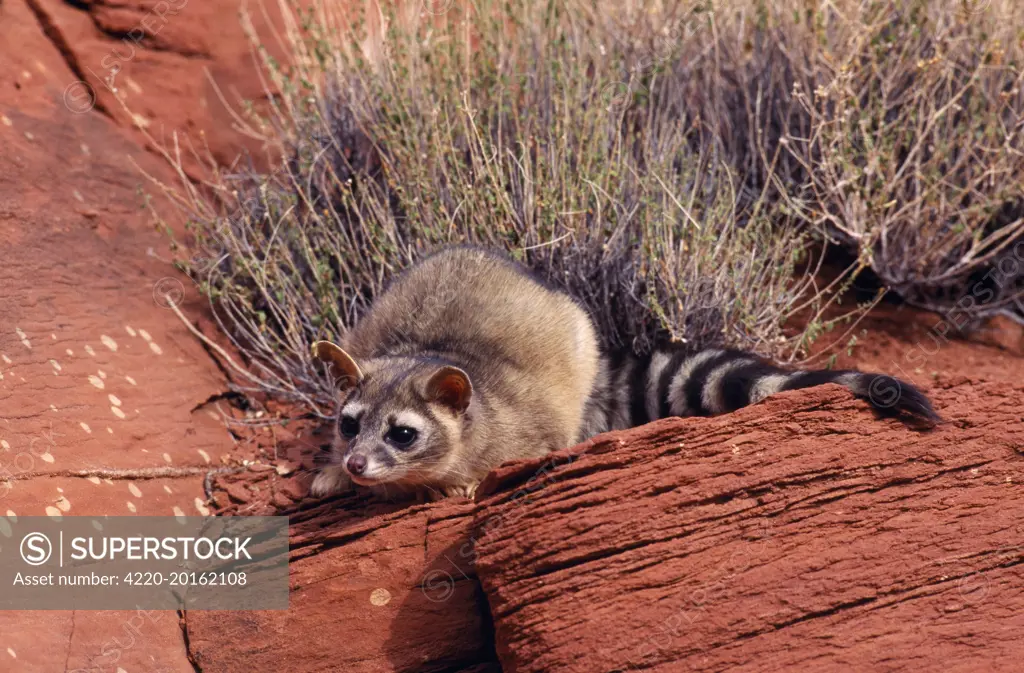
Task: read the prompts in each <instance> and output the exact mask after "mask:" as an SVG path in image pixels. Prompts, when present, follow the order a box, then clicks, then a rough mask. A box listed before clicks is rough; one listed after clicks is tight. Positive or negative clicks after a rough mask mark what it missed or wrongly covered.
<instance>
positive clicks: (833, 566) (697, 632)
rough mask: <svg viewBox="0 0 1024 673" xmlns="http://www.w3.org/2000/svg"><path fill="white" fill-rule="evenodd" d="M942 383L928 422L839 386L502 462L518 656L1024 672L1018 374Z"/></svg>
mask: <svg viewBox="0 0 1024 673" xmlns="http://www.w3.org/2000/svg"><path fill="white" fill-rule="evenodd" d="M935 398H936V401H937V406H938V408H939V409H940V411H941V413H943V414H944V415H945V417H946V418H947V419H948V423H947V424H945V425H944V426H943V427H941V428H939V429H937V430H935V431H931V432H923V433H917V432H911V431H908V430H906V429H905V428H903V427H901V426H900V425H899V424H898V423H897V422H896V421H892V420H877V419H874V418H872V415H871V413H870V411H869V410H868V408H867V405H865V404H862V403H860V402H858V401H855V400H854V399H852V398H851V397H850V396H849V395H848V394H847V393H845V391H842V390H841V389H838V388H836V387H833V386H829V387H828V389H825V390H822V389H819V390H813V391H802V392H800V393H795V394H786V395H781V396H779V397H778V398H773V399H770V400H768V401H766V403H763V404H760V405H757V406H755V407H752V408H748V409H744V410H741V411H739V412H737V413H735V414H732V415H729V416H725V417H719V418H715V419H687V420H678V419H676V420H667V421H661V422H658V423H655V424H652V425H649V426H647V427H644V428H639V429H636V430H633V431H630V432H627V433H620V434H614V435H606V436H601V437H598V438H595V439H594V440H592V441H591V442H590V443H588V444H585V445H582V446H580V447H577V448H576V449H574V450H570V451H569V452H563V453H562V454H556V455H554V456H552V457H551V458H549V459H548V460H538V461H532V462H530V463H524V464H518V465H515V466H511V467H506V468H504V469H502V470H499V471H498V473H496V474H495V475H493V478H492V480H491V482H490V484H487V488H489V489H495V488H501V489H503V490H501V491H500V492H498V493H496V494H495V495H493V496H492V497H490V498H488V499H486V500H485V501H484V502H483V503H482V504H481V506H480V507H479V510H478V511H477V513H476V522H477V523H476V528H477V531H478V532H477V534H476V535H477V539H476V542H477V544H476V549H477V554H478V557H477V562H476V568H477V572H478V574H479V576H480V578H481V581H482V584H483V587H484V591H485V593H486V594H487V596H488V600H489V604H490V606H491V609H492V611H493V616H494V620H495V632H496V641H497V651H498V654H499V656H500V658H501V662H502V664H503V666H504V669H505V670H506V671H510V672H511V671H516V672H520V673H522V672H533V671H537V672H539V671H587V672H590V671H618V670H644V671H665V672H666V673H667V672H668V671H680V670H700V671H718V670H726V669H728V670H734V669H742V670H747V671H779V670H796V669H800V670H808V669H809V670H821V671H833V670H872V671H880V670H886V671H905V670H947V671H949V670H954V671H968V670H1002V671H1010V670H1020V661H1021V660H1022V657H1024V639H1021V638H1020V633H1021V630H1022V629H1024V582H1022V581H1021V575H1020V572H1021V567H1022V564H1024V526H1022V524H1021V520H1020V512H1021V511H1024V491H1022V490H1021V488H1020V484H1019V483H1016V482H1019V481H1020V478H1021V476H1020V475H1021V468H1022V467H1024V455H1022V453H1024V389H1022V388H1021V387H1019V386H1013V385H1010V384H977V385H973V386H972V385H964V386H959V387H955V388H950V389H946V390H939V391H936V394H935ZM552 465H555V467H553V468H552V467H551V466H552ZM538 472H539V473H540V476H536V475H538Z"/></svg>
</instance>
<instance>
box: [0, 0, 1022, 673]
mask: <svg viewBox="0 0 1024 673" xmlns="http://www.w3.org/2000/svg"><path fill="white" fill-rule="evenodd" d="M171 9H173V10H175V11H176V13H172V12H171V11H170V10H171ZM237 11H238V4H237V0H205V1H204V2H199V1H198V0H191V2H185V1H184V0H179V1H175V0H168V1H167V2H158V1H156V0H143V1H141V2H136V3H117V2H98V1H97V2H92V1H91V0H90V1H88V2H75V3H71V2H59V1H58V0H0V65H2V66H3V67H2V68H0V316H2V317H3V320H2V324H0V469H2V471H0V478H2V479H3V481H0V516H8V517H12V516H19V515H20V516H27V515H51V516H64V515H68V516H72V515H82V514H126V515H127V514H140V515H146V514H166V515H169V514H172V513H179V512H183V513H187V514H196V513H206V512H208V511H213V512H222V513H232V514H261V513H288V514H290V515H291V516H292V521H293V532H292V547H293V551H292V562H293V565H292V589H293V593H292V599H291V600H292V608H291V609H290V610H289V611H288V612H280V613H203V612H191V613H188V614H182V615H179V614H176V613H159V616H158V617H155V618H151V619H148V620H146V621H144V622H139V620H138V617H137V615H135V613H134V612H88V611H86V612H82V611H79V612H70V611H67V612H59V611H58V612H42V611H40V612H17V613H15V612H6V613H0V670H5V671H6V670H10V671H19V672H20V671H26V672H35V671H41V672H50V671H76V670H89V671H111V673H116V672H118V671H124V672H126V673H136V672H140V671H168V672H170V671H174V672H181V673H190V672H194V671H197V670H202V671H205V672H207V673H211V672H217V671H246V672H251V671H278V670H281V671H284V670H288V671H326V670H344V671H452V672H454V671H498V670H502V669H501V667H502V666H503V667H504V670H506V671H515V670H522V671H541V670H546V671H577V670H578V671H613V670H631V669H633V668H649V669H651V670H657V671H673V670H688V669H691V668H692V669H695V670H722V669H723V668H726V667H733V666H735V667H739V668H741V669H742V670H765V671H767V670H781V669H783V668H788V667H795V666H797V665H799V666H801V667H809V668H811V669H812V670H848V669H849V668H850V667H857V668H862V669H870V670H875V669H880V670H936V669H937V668H943V669H944V670H945V669H949V670H963V671H967V670H1019V666H1018V665H1017V663H1018V662H1019V661H1020V660H1021V658H1022V657H1024V641H1022V640H1021V639H1020V638H1018V637H1017V634H1019V633H1020V632H1021V630H1022V629H1024V622H1022V617H1021V615H1024V588H1022V587H1024V582H1022V581H1021V578H1020V569H1021V561H1022V558H1024V556H1022V554H1024V552H1022V546H1021V545H1022V544H1024V530H1022V529H1021V527H1020V523H1019V517H1018V516H1016V514H1017V513H1018V512H1020V511H1021V506H1022V505H1024V501H1022V499H1021V495H1020V489H1019V486H1018V485H1017V482H1019V481H1020V479H1022V478H1024V477H1022V476H1021V466H1022V458H1021V455H1022V451H1024V436H1022V425H1024V418H1022V410H1024V389H1022V387H1021V386H1022V384H1021V381H1022V380H1024V358H1022V355H1024V336H1022V332H1021V330H1020V328H1019V327H1017V326H1015V325H1012V324H1009V323H998V324H995V325H992V326H987V327H986V328H985V329H983V330H982V331H981V332H979V333H978V334H976V335H974V337H972V340H970V341H967V340H948V341H947V340H944V339H941V338H940V339H939V340H938V341H936V338H937V337H936V336H935V335H936V333H942V332H944V331H945V330H943V329H942V327H937V326H938V325H939V324H940V323H941V319H940V318H939V317H937V316H934V315H932V314H927V313H923V312H919V311H913V310H910V309H907V308H901V307H895V306H885V307H882V308H880V309H879V310H877V311H876V312H875V313H874V314H873V315H872V316H871V317H869V318H868V319H867V320H866V321H865V322H864V323H863V324H862V327H864V328H865V329H866V334H865V335H864V336H862V337H861V340H860V345H859V346H858V347H857V349H856V350H855V352H854V354H853V355H852V356H845V355H844V356H843V357H842V358H841V359H840V364H841V365H855V366H858V367H860V368H863V369H869V370H879V371H885V372H887V373H892V374H897V375H902V376H904V377H906V378H909V379H911V380H913V381H914V382H916V383H918V384H920V385H921V386H922V387H923V388H925V389H927V390H929V391H930V392H931V393H932V394H933V395H934V396H935V399H936V401H937V403H938V406H939V408H940V411H941V412H942V413H943V414H944V415H945V416H946V418H947V419H949V423H948V424H946V425H944V426H943V427H941V428H939V429H937V430H936V431H933V432H931V433H918V432H912V431H909V430H907V429H905V428H903V427H901V426H899V425H898V424H895V423H894V422H892V421H881V420H876V419H874V418H873V417H871V415H870V413H869V412H868V410H867V409H866V407H865V406H864V405H862V404H861V403H859V402H856V401H854V400H852V399H851V398H849V396H848V395H846V394H845V393H844V392H842V391H840V390H838V389H830V388H827V389H822V390H818V391H803V392H799V393H794V394H788V395H784V396H781V397H780V398H779V399H778V400H772V401H769V402H768V403H766V404H764V405H761V406H759V407H756V408H754V409H747V410H743V411H742V412H740V413H738V414H736V415H735V416H734V417H729V418H726V419H713V420H699V419H698V420H687V421H668V422H662V423H659V424H655V425H652V426H649V427H648V428H643V429H639V430H636V431H632V432H630V433H623V434H622V435H613V436H610V437H606V438H601V439H599V440H595V441H594V442H592V443H591V444H589V445H586V446H585V447H577V448H575V449H572V450H569V451H568V452H567V453H566V454H565V455H564V456H563V457H562V459H560V460H555V461H554V462H552V461H548V462H544V461H539V462H534V463H530V464H524V465H520V466H515V467H511V468H508V469H505V470H503V471H502V472H501V473H500V474H499V475H496V477H495V478H494V480H493V482H492V484H491V486H490V488H491V489H492V491H493V494H492V495H490V496H489V497H486V498H483V499H482V500H481V502H479V503H476V504H474V503H469V502H466V501H452V502H444V503H439V504H433V505H414V506H407V505H393V504H382V503H375V502H370V501H368V500H366V499H365V498H363V497H361V496H360V497H357V496H351V497H346V498H341V499H337V500H334V501H332V502H329V503H326V504H321V503H314V502H311V501H309V500H305V499H303V494H304V491H305V485H306V481H307V479H308V476H307V470H308V468H310V467H311V466H312V456H313V455H314V453H315V452H316V451H318V450H319V449H320V447H321V445H322V444H324V443H325V441H326V439H325V437H324V436H322V435H319V434H317V429H316V428H313V427H310V426H303V425H294V424H293V425H291V426H289V429H288V430H287V431H285V430H281V429H274V430H269V429H268V430H263V431H260V432H255V431H247V432H242V433H238V432H236V433H235V434H234V435H233V434H232V433H229V432H228V430H227V429H226V427H225V424H224V423H223V420H222V414H231V415H233V416H236V417H238V416H240V415H241V412H239V411H238V410H237V409H234V408H233V407H232V406H231V405H230V404H229V400H227V399H225V398H224V393H225V392H226V390H227V386H226V380H225V374H224V373H223V370H222V369H221V367H220V366H219V365H218V363H217V362H216V361H215V360H214V359H213V358H212V357H211V356H210V354H209V353H208V351H207V350H206V349H204V347H203V346H202V345H201V344H200V343H199V342H198V341H197V340H196V339H195V338H194V337H193V336H192V335H191V334H190V332H189V331H188V330H187V329H186V327H185V326H184V325H183V324H182V323H181V322H180V321H179V320H178V318H177V317H176V316H175V314H174V313H173V312H172V311H171V310H169V309H168V308H166V307H165V306H164V305H163V303H162V302H161V301H159V297H160V291H161V290H167V289H173V288H178V287H180V288H181V290H182V291H183V292H184V295H185V297H186V300H187V302H186V306H185V309H186V313H187V314H188V316H189V317H190V319H192V320H194V321H196V322H197V323H198V324H199V325H200V327H201V328H203V329H204V330H207V331H208V332H209V333H211V334H212V331H210V330H209V325H208V322H207V320H206V317H205V316H206V314H205V312H204V310H203V307H202V304H201V302H200V301H199V300H198V299H197V298H196V297H195V295H194V293H193V292H192V290H191V288H190V287H189V284H188V282H187V280H186V279H185V278H183V277H182V276H180V275H178V274H177V272H176V271H175V270H174V269H173V267H172V266H171V265H170V264H169V262H168V259H167V258H168V257H169V253H168V252H167V240H166V237H165V236H164V235H163V234H162V233H160V232H158V231H156V228H155V226H154V225H155V224H156V223H155V221H154V219H153V216H152V215H151V213H150V211H148V210H147V209H145V208H143V205H144V202H143V199H142V197H141V196H140V191H139V190H140V188H142V187H144V186H145V185H144V179H143V177H142V175H141V173H140V170H139V169H140V168H141V169H142V170H144V171H146V172H147V173H149V174H151V175H154V176H157V177H158V178H159V179H161V180H164V181H167V182H173V181H174V180H175V176H174V174H173V173H172V172H171V171H170V170H169V169H168V167H167V165H166V164H165V163H164V162H163V160H162V159H160V158H159V157H158V156H157V154H156V153H155V152H154V151H153V149H152V147H151V145H150V144H149V140H147V138H146V136H144V135H143V134H142V133H140V131H139V129H138V127H140V126H141V127H144V128H145V129H146V130H147V131H148V132H149V134H150V135H151V137H154V138H156V139H158V140H160V141H167V140H169V139H171V138H172V137H173V134H174V133H179V134H180V133H184V134H188V136H189V137H190V138H192V139H193V140H196V141H197V142H198V141H199V139H202V138H205V142H206V143H207V144H208V145H209V146H210V148H211V150H212V152H213V154H214V156H216V158H217V159H218V160H219V161H221V162H225V163H227V162H230V161H231V160H232V159H233V157H234V156H236V154H237V152H238V150H239V149H240V148H242V147H245V146H246V143H247V142H249V141H247V140H246V139H245V138H244V137H242V136H241V135H240V134H238V133H236V132H234V131H233V130H232V129H231V124H230V120H231V117H230V115H229V114H228V112H227V111H226V110H225V109H224V108H223V106H222V105H221V104H220V103H219V102H218V97H217V94H216V89H215V87H214V85H213V84H212V83H211V81H212V82H217V83H219V84H220V86H221V88H222V89H223V90H224V91H225V92H227V93H226V95H228V96H229V97H231V98H232V99H235V98H237V97H239V96H242V97H247V98H258V97H259V91H260V90H259V87H258V82H257V79H256V77H255V74H254V72H255V71H254V69H253V67H252V64H251V60H250V55H249V49H248V46H247V44H246V42H245V40H244V38H243V35H242V32H241V30H240V28H239V27H238V19H237ZM139 25H146V26H147V27H148V35H147V37H146V38H145V39H143V40H142V42H141V44H140V45H130V44H126V43H125V42H124V40H123V39H122V37H121V36H123V35H124V34H126V33H128V32H129V31H131V30H133V28H135V27H136V26H139ZM114 66H117V67H118V68H119V69H118V70H117V72H116V74H115V75H114V76H113V80H112V81H113V85H114V88H116V89H117V91H116V92H115V91H112V90H111V89H110V88H108V85H109V84H110V82H111V80H110V79H109V76H110V73H111V72H112V70H113V67H114ZM83 79H84V80H85V82H86V83H87V84H88V85H89V89H86V88H84V87H83V85H81V84H75V83H76V82H78V81H79V80H83ZM90 91H91V92H93V93H94V94H95V105H91V102H92V101H93V98H92V97H91V95H92V94H90ZM120 101H123V102H125V103H126V104H127V105H129V106H130V109H131V110H132V113H131V114H129V113H128V112H126V111H125V110H124V109H123V108H122V106H121V102H120ZM250 147H251V145H250ZM187 168H188V170H189V171H190V172H193V173H194V172H197V171H198V170H200V168H199V166H198V165H197V164H195V163H194V162H189V163H188V165H187ZM157 207H158V208H159V209H160V210H161V212H170V211H169V209H168V208H166V204H160V203H157ZM268 411H269V413H271V414H273V413H274V409H273V408H271V409H269V410H268ZM567 457H572V460H569V459H568V458H567ZM538 470H542V474H544V475H547V474H551V475H554V477H552V478H548V477H542V478H541V479H540V480H539V482H538V481H537V480H536V479H534V481H533V482H529V481H528V480H529V478H530V475H534V474H536V473H537V471H538ZM204 481H208V482H209V483H208V485H209V486H210V487H211V488H210V489H209V491H207V489H206V488H205V487H204ZM524 483H533V484H534V485H533V486H530V487H529V488H524V487H523V484H524ZM523 494H527V495H523ZM494 521H499V522H500V523H501V525H494V523H493V522H494ZM765 522H768V523H767V524H766V523H765ZM5 544H6V543H5V542H4V540H3V539H0V547H2V546H3V545H5ZM737 555H739V556H740V557H741V558H746V559H748V561H744V562H743V563H741V564H739V565H736V564H735V563H733V561H732V560H730V559H734V557H736V556H737ZM712 590H713V591H712ZM701 592H703V593H701ZM709 592H711V593H713V596H712V597H710V598H709V597H708V596H707V594H709ZM695 596H701V597H703V598H699V599H698V598H695ZM114 639H117V643H118V647H117V649H116V657H115V656H113V655H111V654H110V652H111V649H110V647H109V645H110V643H111V642H113V641H114Z"/></svg>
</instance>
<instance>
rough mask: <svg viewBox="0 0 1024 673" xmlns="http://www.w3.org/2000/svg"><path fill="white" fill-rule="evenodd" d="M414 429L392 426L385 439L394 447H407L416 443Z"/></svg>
mask: <svg viewBox="0 0 1024 673" xmlns="http://www.w3.org/2000/svg"><path fill="white" fill-rule="evenodd" d="M416 435H417V432H416V429H415V428H410V427H406V426H404V425H392V426H391V429H390V430H388V434H387V435H386V438H387V440H388V441H389V442H391V443H392V444H394V445H396V446H409V445H410V444H412V443H413V442H414V441H416Z"/></svg>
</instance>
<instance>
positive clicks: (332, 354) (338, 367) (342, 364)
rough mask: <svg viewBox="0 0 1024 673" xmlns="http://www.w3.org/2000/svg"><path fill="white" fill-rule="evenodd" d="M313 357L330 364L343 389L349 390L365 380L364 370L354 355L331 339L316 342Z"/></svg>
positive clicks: (332, 374)
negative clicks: (360, 367) (361, 369)
mask: <svg viewBox="0 0 1024 673" xmlns="http://www.w3.org/2000/svg"><path fill="white" fill-rule="evenodd" d="M313 357H315V358H316V359H317V360H320V362H324V363H326V364H328V365H329V368H328V371H329V372H330V374H331V376H333V377H334V379H335V380H336V381H337V384H338V387H339V388H340V389H341V390H347V389H349V388H351V387H352V386H354V385H356V384H357V383H359V382H360V381H362V380H363V372H362V371H360V370H359V365H357V364H356V361H355V360H353V359H352V356H351V355H349V354H348V353H346V352H345V351H343V350H341V347H339V346H337V345H335V344H332V343H331V342H330V341H317V342H316V343H314V344H313Z"/></svg>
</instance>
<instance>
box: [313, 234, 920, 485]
mask: <svg viewBox="0 0 1024 673" xmlns="http://www.w3.org/2000/svg"><path fill="white" fill-rule="evenodd" d="M313 353H314V355H315V357H316V358H317V359H319V360H320V361H322V362H324V363H325V364H326V365H327V367H328V371H329V373H330V375H331V376H332V378H333V379H334V381H335V382H336V384H337V388H338V406H337V409H338V413H337V428H336V432H335V438H334V441H333V444H332V447H331V451H330V453H329V461H330V462H329V464H328V465H326V466H324V467H323V468H322V469H321V470H320V472H319V473H318V474H317V476H316V477H315V479H314V481H313V484H312V488H311V490H312V493H313V495H315V496H324V495H328V494H330V493H334V492H337V491H339V490H343V489H345V488H347V487H348V486H349V485H350V483H351V482H355V483H356V484H361V485H365V486H373V487H385V488H383V489H379V490H385V492H387V490H388V489H394V488H397V489H398V490H399V491H426V492H428V493H430V494H432V495H434V496H435V497H441V496H455V495H463V496H467V497H472V496H473V494H474V492H475V490H476V487H477V485H478V484H479V483H480V481H481V480H482V479H483V478H484V476H485V475H486V474H487V473H488V472H489V471H491V470H492V469H494V468H495V467H497V466H498V465H500V464H502V463H504V462H506V461H509V460H513V459H519V458H530V457H536V456H541V455H544V454H547V453H549V452H551V451H554V450H556V449H560V448H563V447H567V446H571V445H573V444H575V443H577V442H580V441H582V440H584V439H586V438H588V437H591V436H593V435H596V434H598V433H601V432H605V431H608V430H617V429H624V428H629V427H633V426H637V425H640V424H643V423H646V422H648V421H651V420H654V419H658V418H664V417H668V416H710V415H715V414H722V413H727V412H730V411H733V410H735V409H738V408H740V407H743V406H746V405H749V404H755V403H757V402H759V401H761V400H763V399H764V398H765V397H768V396H769V395H772V394H774V393H777V392H780V391H784V390H794V389H797V388H807V387H811V386H817V385H822V384H824V383H838V384H840V385H842V386H845V387H846V388H848V389H849V390H850V391H851V392H852V393H853V394H854V395H856V396H857V397H861V398H864V399H866V400H868V402H870V403H871V404H872V406H874V407H875V408H876V409H878V410H879V411H884V412H898V413H906V414H909V415H911V416H913V417H917V418H919V419H922V420H924V421H928V422H932V423H934V422H936V421H937V420H939V417H938V415H937V414H936V413H935V411H934V410H933V409H932V405H931V403H930V402H929V401H928V398H927V397H925V395H924V394H922V393H921V392H920V391H919V390H917V389H916V388H914V387H913V386H912V385H910V384H908V383H906V382H903V381H900V380H898V379H894V378H892V377H888V376H884V375H878V374H867V373H862V372H857V371H830V370H822V371H787V370H784V369H781V368H779V367H777V366H775V365H773V364H771V363H769V362H767V361H765V360H763V359H761V358H759V357H758V356H756V355H752V354H750V353H745V352H742V351H735V350H725V349H705V350H700V351H697V352H692V351H687V350H685V349H683V348H681V347H676V346H673V347H670V348H663V349H657V350H655V351H654V352H653V353H651V354H649V355H647V356H645V357H636V356H634V355H632V354H627V355H619V356H618V357H610V356H608V355H606V354H603V353H602V352H601V349H600V346H599V339H598V335H597V333H596V330H595V328H594V325H593V323H592V322H591V320H590V318H589V316H588V315H587V313H586V312H585V311H584V309H583V308H581V307H580V306H579V305H578V304H577V303H576V302H575V301H574V300H573V299H572V298H570V297H569V295H567V294H565V293H563V292H561V291H559V290H556V289H553V288H551V287H549V286H547V285H546V284H544V283H542V282H541V281H539V280H538V279H536V278H535V277H534V276H533V275H531V273H530V272H529V271H528V270H526V269H525V268H524V267H521V266H520V265H518V264H517V263H515V262H513V261H512V260H510V259H507V258H504V257H501V256H499V255H496V254H493V253H489V252H486V251H483V250H479V249H474V248H461V247H460V248H447V249H444V250H442V251H441V252H438V253H436V254H434V255H432V256H430V257H428V258H426V259H424V260H423V261H422V262H420V263H419V264H418V265H416V266H413V267H412V268H411V269H409V270H407V271H406V272H404V273H403V274H401V275H399V276H398V277H397V278H396V279H395V280H394V281H393V282H392V284H391V285H390V286H389V287H388V288H387V290H386V291H385V292H384V293H383V294H381V296H380V297H378V298H377V299H376V300H375V302H374V303H373V305H372V307H371V309H370V311H369V312H368V313H367V315H366V316H365V317H363V318H362V320H360V321H359V322H358V324H356V325H355V327H354V328H352V329H351V330H350V331H349V332H348V333H347V334H346V335H345V337H344V340H343V342H342V344H341V345H340V346H339V345H336V344H334V343H331V342H328V341H318V342H317V343H315V344H313Z"/></svg>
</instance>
